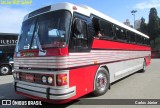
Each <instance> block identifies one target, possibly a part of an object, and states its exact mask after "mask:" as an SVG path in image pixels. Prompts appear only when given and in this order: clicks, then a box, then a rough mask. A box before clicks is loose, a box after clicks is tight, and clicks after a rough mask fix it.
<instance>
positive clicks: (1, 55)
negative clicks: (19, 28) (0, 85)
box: [0, 33, 18, 75]
mask: <svg viewBox="0 0 160 108" xmlns="http://www.w3.org/2000/svg"><path fill="white" fill-rule="evenodd" d="M17 39H18V34H16V33H0V75H8V74H11V73H12V71H13V55H14V50H15V46H16V42H17Z"/></svg>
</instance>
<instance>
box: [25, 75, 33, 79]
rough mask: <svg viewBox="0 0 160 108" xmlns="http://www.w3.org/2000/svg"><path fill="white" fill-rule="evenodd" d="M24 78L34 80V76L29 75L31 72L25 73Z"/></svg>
mask: <svg viewBox="0 0 160 108" xmlns="http://www.w3.org/2000/svg"><path fill="white" fill-rule="evenodd" d="M25 78H26V80H28V81H33V80H34V76H33V75H31V74H26V77H25Z"/></svg>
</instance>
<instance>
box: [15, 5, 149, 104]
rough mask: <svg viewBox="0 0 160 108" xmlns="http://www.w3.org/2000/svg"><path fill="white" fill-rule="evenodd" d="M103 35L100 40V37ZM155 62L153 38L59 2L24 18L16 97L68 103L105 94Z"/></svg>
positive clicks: (17, 59)
mask: <svg viewBox="0 0 160 108" xmlns="http://www.w3.org/2000/svg"><path fill="white" fill-rule="evenodd" d="M98 31H100V33H101V34H102V36H101V37H97V36H96V34H97V32H98ZM150 62H151V48H150V44H149V37H148V36H147V35H145V34H143V33H141V32H139V31H137V30H135V29H133V28H130V27H128V26H126V25H124V24H122V23H120V22H118V21H116V20H114V19H112V18H110V17H108V16H107V15H104V14H103V13H101V12H98V11H96V10H95V9H93V8H91V7H88V6H85V5H74V4H71V3H57V4H53V5H50V6H46V7H43V8H40V9H37V10H35V11H33V12H31V13H29V14H27V15H26V16H25V17H24V21H23V24H22V28H21V33H20V36H19V39H18V43H17V46H16V50H15V54H14V70H15V71H14V74H13V76H14V88H15V92H16V93H17V94H20V95H24V96H26V97H29V98H32V99H38V100H42V101H46V102H51V103H58V104H60V103H66V102H69V101H72V100H75V99H77V98H80V97H82V96H84V95H86V94H88V93H93V95H95V96H100V95H104V94H105V93H106V92H107V90H108V89H110V88H111V83H113V82H115V81H117V80H119V79H121V78H123V77H125V76H128V75H130V74H132V73H134V72H136V71H139V70H141V71H143V72H144V71H145V70H146V67H147V66H149V64H150Z"/></svg>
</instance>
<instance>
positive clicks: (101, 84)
mask: <svg viewBox="0 0 160 108" xmlns="http://www.w3.org/2000/svg"><path fill="white" fill-rule="evenodd" d="M106 85H107V78H106V76H105V74H103V73H99V74H98V76H97V79H96V86H97V88H98V89H99V90H100V91H104V90H105V89H106Z"/></svg>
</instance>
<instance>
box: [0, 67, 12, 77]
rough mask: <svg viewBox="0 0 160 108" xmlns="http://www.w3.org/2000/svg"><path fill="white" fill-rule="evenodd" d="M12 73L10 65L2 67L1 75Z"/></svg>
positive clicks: (0, 69)
mask: <svg viewBox="0 0 160 108" xmlns="http://www.w3.org/2000/svg"><path fill="white" fill-rule="evenodd" d="M10 73H11V68H10V67H9V66H8V65H2V66H1V67H0V75H8V74H10Z"/></svg>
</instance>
